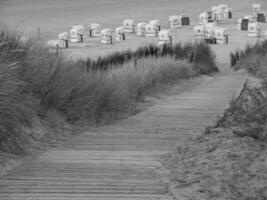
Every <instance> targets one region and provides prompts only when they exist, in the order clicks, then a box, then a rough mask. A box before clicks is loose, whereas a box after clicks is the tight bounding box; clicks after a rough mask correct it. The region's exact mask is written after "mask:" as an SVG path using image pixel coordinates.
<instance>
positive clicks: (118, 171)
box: [0, 71, 246, 200]
mask: <svg viewBox="0 0 267 200" xmlns="http://www.w3.org/2000/svg"><path fill="white" fill-rule="evenodd" d="M245 78H246V75H245V74H244V73H240V72H231V71H228V72H227V71H225V72H223V73H220V74H218V75H217V76H215V77H213V78H208V79H207V80H205V81H203V82H202V84H200V85H198V86H197V87H196V88H195V89H194V91H191V92H184V93H182V94H179V95H177V96H174V97H171V98H170V99H168V100H165V101H162V102H160V103H157V104H156V105H154V106H152V107H150V108H148V109H147V110H145V111H143V112H142V113H139V114H137V115H135V116H132V117H130V118H128V119H125V120H122V121H120V122H118V123H116V124H114V125H111V126H105V127H100V128H96V129H94V130H92V131H90V132H87V133H84V134H82V135H80V136H78V137H75V138H73V140H71V141H70V142H67V143H65V144H64V145H62V146H60V147H57V148H54V149H51V150H49V151H46V152H44V153H43V154H41V155H40V156H38V157H37V158H36V159H34V160H32V161H29V162H25V163H23V164H22V165H21V166H20V167H18V168H17V169H15V170H13V171H12V172H10V173H9V175H7V176H4V177H2V178H1V179H0V199H1V200H88V199H92V200H122V199H124V200H145V199H146V200H156V199H161V200H170V199H173V198H172V196H171V195H170V194H169V192H168V184H167V183H165V182H164V181H163V180H161V178H160V176H159V174H160V173H163V172H164V169H163V167H162V165H161V163H160V162H159V156H160V155H163V154H165V153H166V152H167V151H169V150H170V149H171V148H172V146H173V144H175V143H183V142H185V141H186V140H188V139H190V138H191V137H193V136H195V135H198V134H201V132H202V131H203V130H204V128H205V127H206V126H209V125H212V124H213V122H214V121H215V120H216V118H217V116H218V115H219V114H221V113H222V112H223V110H224V109H225V108H227V107H228V104H229V100H230V99H231V98H232V97H233V94H234V93H235V94H238V92H239V90H240V89H241V87H242V84H243V83H244V81H245Z"/></svg>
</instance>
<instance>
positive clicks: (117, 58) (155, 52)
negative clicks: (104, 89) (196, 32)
mask: <svg viewBox="0 0 267 200" xmlns="http://www.w3.org/2000/svg"><path fill="white" fill-rule="evenodd" d="M165 56H169V57H172V58H174V59H177V60H181V59H182V60H187V61H188V62H189V63H192V64H194V65H195V66H196V70H198V71H199V72H200V73H201V74H210V73H212V72H217V71H218V68H217V67H216V64H215V55H214V53H213V52H212V51H211V49H210V46H208V45H207V44H205V43H203V42H200V43H187V44H184V45H182V44H181V43H178V44H175V45H173V46H171V45H163V46H156V45H153V44H151V45H148V46H143V47H139V48H138V49H137V50H135V51H132V50H127V51H122V52H114V53H112V54H110V55H107V56H105V57H99V58H97V59H95V60H92V59H90V58H88V59H87V60H86V61H84V62H83V64H85V66H86V70H87V71H88V70H108V69H110V68H112V67H114V66H116V65H117V66H118V65H121V64H124V63H126V62H129V61H133V60H138V59H141V58H149V57H154V58H159V57H165Z"/></svg>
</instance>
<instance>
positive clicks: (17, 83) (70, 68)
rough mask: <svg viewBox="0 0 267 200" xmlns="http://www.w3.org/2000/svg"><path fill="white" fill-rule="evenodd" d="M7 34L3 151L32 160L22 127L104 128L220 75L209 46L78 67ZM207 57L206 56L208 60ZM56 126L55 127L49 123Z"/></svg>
mask: <svg viewBox="0 0 267 200" xmlns="http://www.w3.org/2000/svg"><path fill="white" fill-rule="evenodd" d="M20 35H21V34H20V33H18V32H16V31H14V30H9V29H8V28H7V27H5V26H4V25H1V28H0V65H1V67H0V83H1V84H0V119H1V120H0V150H1V151H9V152H13V153H25V152H24V150H25V147H26V146H28V145H29V144H30V141H31V139H30V138H29V136H28V135H27V134H25V133H24V132H23V131H21V130H22V127H31V126H32V124H33V122H34V121H40V120H41V121H45V122H49V123H50V122H51V123H53V121H56V120H53V119H51V113H54V114H53V115H52V116H57V117H59V116H60V118H62V119H63V120H64V122H66V123H67V124H72V125H73V124H81V123H83V124H87V125H96V124H99V123H105V122H110V121H112V120H115V119H118V118H120V117H121V116H123V115H124V116H125V114H126V115H130V114H132V113H136V111H137V104H138V103H139V102H142V100H143V98H144V97H145V96H147V95H149V94H151V93H152V92H155V91H159V89H162V88H165V87H168V86H171V85H173V84H175V83H178V81H179V80H181V79H188V78H191V77H195V76H197V75H200V74H211V73H213V72H216V71H218V69H217V67H216V65H215V60H214V59H215V56H214V54H213V52H212V51H211V49H210V47H209V46H207V45H206V44H204V43H195V44H185V45H181V44H177V45H174V46H173V47H171V46H163V47H157V46H153V45H150V46H147V47H140V48H139V49H137V50H136V51H125V52H115V53H113V54H112V55H108V56H106V57H103V58H98V59H96V60H92V59H87V60H79V61H71V60H68V59H66V58H64V56H63V55H56V54H54V53H51V52H50V51H49V49H48V48H47V47H45V46H44V44H43V43H42V42H41V40H40V39H39V38H35V37H32V38H31V39H29V40H27V41H25V40H24V39H23V38H22V37H21V36H20ZM204 55H205V56H204ZM49 123H48V124H49Z"/></svg>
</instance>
